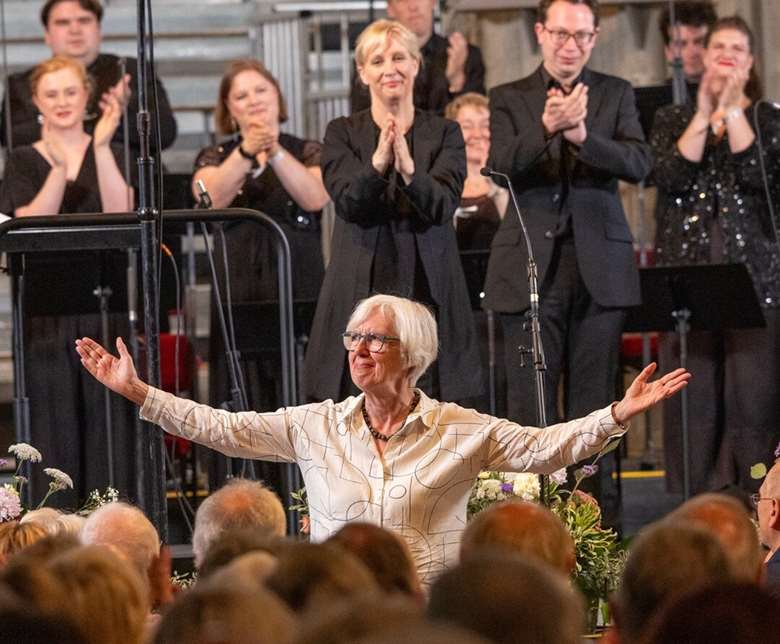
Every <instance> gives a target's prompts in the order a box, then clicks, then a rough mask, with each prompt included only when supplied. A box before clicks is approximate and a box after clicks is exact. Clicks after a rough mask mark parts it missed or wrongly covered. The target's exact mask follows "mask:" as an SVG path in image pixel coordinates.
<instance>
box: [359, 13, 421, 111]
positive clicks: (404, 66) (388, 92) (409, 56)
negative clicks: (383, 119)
mask: <svg viewBox="0 0 780 644" xmlns="http://www.w3.org/2000/svg"><path fill="white" fill-rule="evenodd" d="M395 1H397V2H399V3H400V2H405V1H406V0H395ZM412 1H413V2H416V1H417V0H412ZM421 60H422V58H421V54H420V47H419V46H418V44H417V39H416V38H415V35H414V34H413V33H412V32H411V31H410V30H409V29H407V28H406V27H404V25H402V24H401V23H400V22H396V21H395V20H377V21H375V22H372V23H371V24H370V25H368V27H366V28H365V29H364V30H363V31H362V33H361V34H360V36H358V39H357V42H356V43H355V65H356V66H357V71H358V75H359V76H360V80H361V82H362V83H363V84H364V85H367V86H368V91H369V95H370V96H371V102H372V103H374V101H378V102H379V103H381V104H384V105H387V104H390V103H393V102H398V101H401V102H403V103H405V104H406V105H407V106H409V105H412V104H413V100H412V97H413V91H414V79H415V78H416V77H417V74H418V73H419V71H420V64H421Z"/></svg>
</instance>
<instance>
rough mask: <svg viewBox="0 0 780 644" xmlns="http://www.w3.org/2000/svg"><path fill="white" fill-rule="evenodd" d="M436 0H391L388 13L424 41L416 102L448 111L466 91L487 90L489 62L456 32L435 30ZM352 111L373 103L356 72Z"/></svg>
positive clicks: (416, 80)
mask: <svg viewBox="0 0 780 644" xmlns="http://www.w3.org/2000/svg"><path fill="white" fill-rule="evenodd" d="M435 5H436V0H388V2H387V16H388V17H389V18H392V19H393V20H397V21H398V22H400V23H401V24H402V25H403V26H404V27H406V28H407V29H409V30H410V31H411V32H412V33H414V35H415V36H417V41H418V43H419V45H420V53H421V54H422V65H421V67H420V72H419V73H418V74H417V78H416V79H415V82H414V105H415V107H418V108H419V109H421V110H428V111H431V112H436V113H437V114H439V115H443V114H444V108H445V107H447V104H448V103H449V102H450V101H451V100H452V99H453V98H455V97H456V96H459V95H460V94H465V93H466V92H479V93H480V94H484V93H485V65H484V63H483V62H482V52H481V51H480V49H479V47H474V46H473V45H469V44H468V42H466V39H465V38H464V37H463V34H461V33H458V32H455V33H453V34H452V35H451V36H450V37H449V38H445V37H443V36H440V35H439V34H435V33H433V8H434V6H435ZM350 101H351V105H352V112H353V113H354V112H357V111H359V110H364V109H366V108H367V107H368V106H369V99H368V88H366V86H365V85H363V83H362V82H361V81H360V78H358V76H357V74H353V75H352V94H351V96H350Z"/></svg>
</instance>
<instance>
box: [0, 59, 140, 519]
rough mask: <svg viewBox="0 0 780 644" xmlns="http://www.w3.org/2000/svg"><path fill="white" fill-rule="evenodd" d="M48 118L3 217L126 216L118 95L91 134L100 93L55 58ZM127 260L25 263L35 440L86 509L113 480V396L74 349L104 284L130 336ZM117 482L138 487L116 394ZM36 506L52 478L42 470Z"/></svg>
mask: <svg viewBox="0 0 780 644" xmlns="http://www.w3.org/2000/svg"><path fill="white" fill-rule="evenodd" d="M30 84H31V90H32V94H33V100H34V102H35V105H36V107H37V108H38V110H39V112H40V117H39V118H40V120H41V121H42V125H43V126H42V128H41V139H40V140H39V141H36V142H35V143H33V144H32V145H28V146H23V147H19V148H16V149H14V150H13V151H12V152H11V153H10V154H9V156H8V159H7V161H6V164H5V176H4V177H3V184H2V189H0V211H2V212H4V213H6V214H9V215H13V216H15V217H29V216H36V215H53V214H63V215H65V214H68V213H88V212H117V211H121V212H126V211H128V210H130V209H132V191H131V190H130V189H129V188H128V186H127V184H126V183H125V180H124V178H123V176H122V174H121V172H120V171H119V160H120V159H121V158H122V150H121V148H118V147H115V146H113V145H112V144H111V139H112V137H113V135H114V132H115V131H116V128H117V125H118V123H119V119H120V118H121V115H122V111H121V107H120V105H119V102H118V100H117V97H116V96H114V95H113V94H111V93H108V94H106V95H104V96H103V98H102V100H101V108H102V110H103V114H102V116H101V118H100V121H98V123H97V125H96V127H95V131H94V134H93V135H92V136H90V135H89V134H87V133H86V132H85V131H84V118H85V115H86V106H87V102H88V100H89V94H90V87H89V81H88V79H87V74H86V71H85V70H84V67H83V66H82V65H81V63H79V62H77V61H74V60H71V59H68V58H61V57H55V58H51V59H50V60H47V61H45V62H43V63H41V64H40V65H38V66H37V67H36V68H35V70H34V71H33V73H32V75H31V77H30ZM126 268H127V259H126V257H125V256H124V255H123V254H121V253H119V254H117V253H114V254H109V253H106V252H102V253H97V252H82V253H79V254H75V253H31V254H28V255H27V257H26V258H25V287H24V288H25V290H24V302H23V304H24V311H25V328H24V349H25V362H26V366H27V368H26V376H27V378H26V386H27V392H28V397H29V400H30V433H31V441H32V443H33V444H34V445H35V447H37V448H38V449H39V450H40V451H41V452H42V453H43V457H44V465H46V466H50V467H56V468H58V469H61V470H63V471H65V472H66V473H68V474H69V475H70V476H71V478H72V479H73V481H74V484H75V486H76V489H75V490H74V491H72V492H61V493H59V494H58V495H57V496H56V497H53V501H54V502H55V503H58V504H60V505H62V506H64V507H71V508H73V507H76V506H77V504H78V502H80V501H81V500H83V499H84V497H85V496H86V494H87V493H88V492H89V491H90V490H92V489H94V488H104V487H105V486H107V485H108V483H109V477H108V467H107V464H108V460H109V459H108V458H107V457H108V451H107V440H106V432H105V427H106V418H105V413H104V397H103V392H102V391H101V390H100V388H98V387H95V386H94V384H93V383H92V382H90V380H89V379H85V378H84V377H83V375H82V373H81V372H82V370H81V369H80V367H79V362H78V360H74V359H73V356H72V352H71V351H69V350H68V347H69V346H70V345H71V344H72V342H73V338H74V337H79V336H81V335H82V334H83V333H84V332H85V330H86V329H89V330H90V331H91V332H92V333H98V334H100V315H99V310H100V309H99V300H98V298H97V297H96V296H95V295H94V294H93V291H94V290H95V288H96V287H97V286H103V287H110V288H111V289H112V291H113V294H112V295H111V297H110V298H109V310H110V311H112V313H111V314H110V316H109V323H110V327H111V328H110V329H109V333H111V334H114V333H126V332H127V324H126V318H127V314H126V313H119V312H115V311H122V310H126V306H127V295H126V291H125V271H126ZM112 420H113V426H114V431H113V438H114V449H113V461H114V474H115V480H114V485H115V487H116V488H118V490H119V492H120V494H122V495H128V494H132V493H133V491H134V489H133V488H134V481H133V479H132V472H133V433H132V431H131V429H130V428H131V427H132V423H133V421H132V407H130V406H128V405H127V404H126V403H125V401H123V400H121V399H120V398H116V397H112ZM31 474H32V478H31V481H30V483H31V489H32V495H33V496H32V498H33V500H34V501H35V502H37V501H38V500H40V498H41V497H42V496H43V495H44V494H45V491H46V489H47V488H48V482H49V480H48V479H47V478H46V477H45V476H43V473H42V468H40V467H34V468H32V472H31Z"/></svg>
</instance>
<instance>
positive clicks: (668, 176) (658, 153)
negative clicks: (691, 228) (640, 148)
mask: <svg viewBox="0 0 780 644" xmlns="http://www.w3.org/2000/svg"><path fill="white" fill-rule="evenodd" d="M689 113H690V111H689V109H688V108H686V107H685V106H678V105H670V106H668V107H662V108H661V109H660V110H658V112H656V114H655V118H654V120H653V129H652V131H651V132H650V146H651V148H652V150H653V155H654V157H655V166H654V168H653V177H654V178H655V182H656V184H657V185H658V186H659V187H660V188H663V189H664V190H665V191H666V192H669V193H684V192H688V191H689V190H690V189H691V186H692V185H693V184H694V182H695V178H696V173H697V172H698V168H699V163H697V162H693V161H691V160H689V159H687V158H686V157H685V156H683V154H682V152H681V150H680V148H679V146H678V142H679V140H680V137H681V132H683V131H687V129H690V127H691V123H692V122H693V121H690V120H689V119H690V116H689ZM694 120H695V119H694ZM707 127H709V123H708V124H707Z"/></svg>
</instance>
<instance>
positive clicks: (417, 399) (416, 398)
mask: <svg viewBox="0 0 780 644" xmlns="http://www.w3.org/2000/svg"><path fill="white" fill-rule="evenodd" d="M419 402H420V392H419V391H417V390H415V392H414V395H413V396H412V404H411V405H409V411H407V412H406V416H404V419H403V422H402V423H401V427H403V425H404V423H405V422H406V419H407V418H409V414H411V413H412V412H413V411H414V409H415V407H417V404H418V403H419ZM361 411H362V412H363V420H364V421H365V423H366V427H368V431H369V432H371V435H372V436H373V437H374V438H376V439H377V440H378V441H385V442H387V441H389V440H390V438H391V437H392V436H395V434H390V436H386V435H385V434H380V433H379V432H378V431H376V430H375V429H374V428H373V427H372V426H371V419H369V417H368V412H367V411H366V401H365V399H364V400H363V407H362V410H361Z"/></svg>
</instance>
